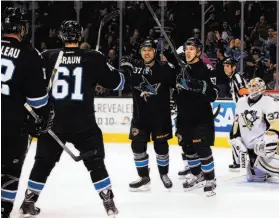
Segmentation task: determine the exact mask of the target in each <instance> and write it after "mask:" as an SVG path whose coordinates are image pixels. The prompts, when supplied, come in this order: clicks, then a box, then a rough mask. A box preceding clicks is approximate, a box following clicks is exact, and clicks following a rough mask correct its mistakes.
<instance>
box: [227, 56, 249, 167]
mask: <svg viewBox="0 0 279 218" xmlns="http://www.w3.org/2000/svg"><path fill="white" fill-rule="evenodd" d="M223 64H224V71H225V74H226V75H227V76H228V77H229V78H230V87H231V94H232V97H233V100H234V102H235V103H237V101H238V99H239V98H241V97H242V96H246V95H248V87H247V83H246V81H245V79H244V78H243V76H242V75H241V74H239V73H238V72H236V64H237V61H236V60H234V59H233V58H228V59H226V60H225V61H224V63H223ZM229 168H230V171H238V170H239V168H240V165H239V164H236V161H235V159H234V156H233V164H231V165H229Z"/></svg>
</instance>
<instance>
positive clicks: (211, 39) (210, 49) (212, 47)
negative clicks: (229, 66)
mask: <svg viewBox="0 0 279 218" xmlns="http://www.w3.org/2000/svg"><path fill="white" fill-rule="evenodd" d="M217 43H218V40H217V38H216V36H215V33H214V32H213V31H209V32H208V33H207V39H206V41H205V46H204V52H205V53H206V55H207V56H208V58H209V59H210V60H211V61H213V62H216V60H217V56H216V51H217V47H218V44H217Z"/></svg>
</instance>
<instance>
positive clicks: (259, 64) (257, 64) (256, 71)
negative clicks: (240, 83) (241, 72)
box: [245, 48, 266, 80]
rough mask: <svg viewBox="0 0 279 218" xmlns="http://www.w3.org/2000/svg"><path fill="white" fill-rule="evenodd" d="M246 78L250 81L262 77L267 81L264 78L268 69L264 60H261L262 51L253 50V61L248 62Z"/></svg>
mask: <svg viewBox="0 0 279 218" xmlns="http://www.w3.org/2000/svg"><path fill="white" fill-rule="evenodd" d="M246 64H247V67H246V76H245V77H246V78H247V79H248V80H251V79H252V78H255V77H260V78H262V79H264V80H265V78H264V72H265V69H266V66H265V63H264V62H263V59H262V58H261V51H260V49H258V48H253V49H252V59H250V60H248V61H247V62H246Z"/></svg>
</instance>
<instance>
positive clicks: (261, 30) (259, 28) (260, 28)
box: [254, 16, 269, 39]
mask: <svg viewBox="0 0 279 218" xmlns="http://www.w3.org/2000/svg"><path fill="white" fill-rule="evenodd" d="M268 27H269V26H268V24H267V23H266V21H265V17H264V16H261V17H260V21H259V22H257V23H256V26H255V29H254V32H255V33H256V34H257V35H258V36H259V37H261V38H263V39H265V38H267V37H268V35H267V31H268Z"/></svg>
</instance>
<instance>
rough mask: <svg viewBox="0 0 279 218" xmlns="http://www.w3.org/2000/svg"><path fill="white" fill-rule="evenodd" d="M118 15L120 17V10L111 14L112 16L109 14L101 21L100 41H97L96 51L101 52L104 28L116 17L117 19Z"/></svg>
mask: <svg viewBox="0 0 279 218" xmlns="http://www.w3.org/2000/svg"><path fill="white" fill-rule="evenodd" d="M117 15H119V10H115V11H113V12H111V13H110V14H108V15H107V16H105V17H103V19H102V20H101V23H100V27H99V31H98V39H97V45H96V49H95V50H96V51H99V48H100V39H101V32H102V28H103V26H104V25H105V24H106V23H107V22H108V21H110V20H111V19H113V18H114V17H116V16H117Z"/></svg>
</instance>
